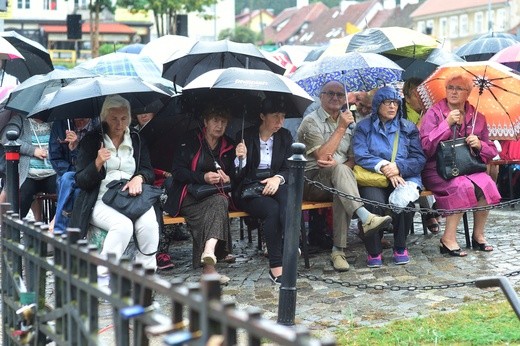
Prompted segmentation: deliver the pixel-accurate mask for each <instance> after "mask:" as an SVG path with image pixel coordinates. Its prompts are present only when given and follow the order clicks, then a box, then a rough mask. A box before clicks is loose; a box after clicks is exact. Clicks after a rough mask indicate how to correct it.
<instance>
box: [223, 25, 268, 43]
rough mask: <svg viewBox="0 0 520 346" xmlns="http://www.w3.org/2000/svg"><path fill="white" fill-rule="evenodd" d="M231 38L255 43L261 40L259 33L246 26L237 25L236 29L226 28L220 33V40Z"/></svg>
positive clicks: (236, 40) (241, 41)
mask: <svg viewBox="0 0 520 346" xmlns="http://www.w3.org/2000/svg"><path fill="white" fill-rule="evenodd" d="M226 38H227V39H229V40H231V41H234V42H240V43H253V44H256V43H257V41H259V34H257V33H256V32H254V31H253V30H251V29H249V28H248V27H245V26H237V27H236V28H234V29H224V30H222V31H221V32H220V33H219V34H218V39H219V40H224V39H226Z"/></svg>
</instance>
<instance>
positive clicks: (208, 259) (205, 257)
mask: <svg viewBox="0 0 520 346" xmlns="http://www.w3.org/2000/svg"><path fill="white" fill-rule="evenodd" d="M200 263H201V264H202V265H210V266H214V265H215V264H217V257H215V255H214V254H212V253H209V252H203V253H202V256H200Z"/></svg>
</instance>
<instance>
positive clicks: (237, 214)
mask: <svg viewBox="0 0 520 346" xmlns="http://www.w3.org/2000/svg"><path fill="white" fill-rule="evenodd" d="M329 207H332V202H310V201H303V202H302V207H301V210H302V211H305V210H313V209H322V208H329ZM247 216H250V215H249V214H248V213H246V212H243V211H230V212H229V219H233V218H240V219H242V218H243V217H247ZM163 221H164V224H165V225H176V224H181V223H185V222H186V219H185V218H184V217H182V216H175V217H173V216H170V215H164V216H163ZM241 221H242V220H241ZM240 227H241V232H240V233H241V235H240V237H241V239H243V224H242V223H241V225H240ZM300 231H301V237H302V247H303V248H302V249H301V250H302V254H303V258H304V262H305V268H310V263H309V251H308V246H307V229H306V228H305V221H304V219H303V214H302V217H301V229H300ZM261 234H262V229H261V226H260V227H259V229H258V248H259V249H260V250H261V249H262V236H261ZM248 238H249V242H250V243H252V235H251V230H250V229H248Z"/></svg>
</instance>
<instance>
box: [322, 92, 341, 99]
mask: <svg viewBox="0 0 520 346" xmlns="http://www.w3.org/2000/svg"><path fill="white" fill-rule="evenodd" d="M321 94H322V95H327V96H328V97H330V98H331V99H332V98H334V96H336V97H337V98H339V99H342V98H344V97H345V93H335V92H334V91H322V92H321Z"/></svg>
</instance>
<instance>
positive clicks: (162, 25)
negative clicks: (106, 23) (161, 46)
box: [117, 0, 218, 36]
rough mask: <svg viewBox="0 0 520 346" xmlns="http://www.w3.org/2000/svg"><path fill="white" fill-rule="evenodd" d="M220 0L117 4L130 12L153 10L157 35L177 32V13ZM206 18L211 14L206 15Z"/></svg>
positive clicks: (131, 0)
mask: <svg viewBox="0 0 520 346" xmlns="http://www.w3.org/2000/svg"><path fill="white" fill-rule="evenodd" d="M217 1H218V0H117V5H118V6H121V7H125V8H127V9H129V10H130V12H134V13H135V12H140V11H144V12H147V11H150V10H151V11H153V16H154V20H155V27H156V28H157V36H164V35H166V34H172V35H175V34H176V33H177V25H176V23H177V14H179V13H190V12H200V13H203V12H204V11H205V10H206V7H207V6H211V5H214V4H216V3H217ZM204 18H205V19H211V18H212V17H211V16H208V15H204Z"/></svg>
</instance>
